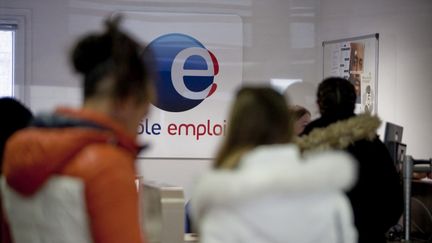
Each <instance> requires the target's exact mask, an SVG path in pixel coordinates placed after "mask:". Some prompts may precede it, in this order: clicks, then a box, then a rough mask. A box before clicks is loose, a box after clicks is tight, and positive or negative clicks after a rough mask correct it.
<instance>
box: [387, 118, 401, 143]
mask: <svg viewBox="0 0 432 243" xmlns="http://www.w3.org/2000/svg"><path fill="white" fill-rule="evenodd" d="M402 132H403V127H402V126H399V125H396V124H393V123H391V122H387V123H386V127H385V133H384V142H385V143H388V142H398V143H400V142H402Z"/></svg>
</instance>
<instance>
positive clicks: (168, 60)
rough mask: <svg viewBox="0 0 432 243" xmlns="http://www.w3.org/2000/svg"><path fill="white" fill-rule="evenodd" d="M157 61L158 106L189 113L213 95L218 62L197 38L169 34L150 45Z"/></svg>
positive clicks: (167, 109) (166, 109)
mask: <svg viewBox="0 0 432 243" xmlns="http://www.w3.org/2000/svg"><path fill="white" fill-rule="evenodd" d="M149 48H151V49H152V51H153V54H154V56H155V60H156V69H157V74H158V77H157V80H156V92H157V100H156V102H155V104H154V105H155V106H156V107H158V108H160V109H162V110H165V111H171V112H182V111H187V110H190V109H192V108H194V107H196V106H197V105H199V104H200V103H201V102H202V101H203V100H205V99H206V98H207V97H209V96H210V95H212V94H213V93H214V92H215V91H216V88H217V85H216V84H215V82H214V78H215V76H216V75H217V74H218V72H219V64H218V61H217V59H216V57H215V55H213V53H211V52H210V51H209V50H207V49H206V48H205V46H204V45H203V44H201V43H200V42H199V41H198V40H196V39H195V38H193V37H191V36H188V35H185V34H178V33H174V34H167V35H163V36H160V37H158V38H157V39H155V40H153V41H152V42H151V43H150V44H149Z"/></svg>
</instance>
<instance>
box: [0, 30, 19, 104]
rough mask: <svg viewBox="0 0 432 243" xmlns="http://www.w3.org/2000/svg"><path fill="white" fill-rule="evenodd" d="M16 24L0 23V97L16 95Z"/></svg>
mask: <svg viewBox="0 0 432 243" xmlns="http://www.w3.org/2000/svg"><path fill="white" fill-rule="evenodd" d="M15 30H16V25H12V24H0V97H3V96H14V63H15V50H14V47H15Z"/></svg>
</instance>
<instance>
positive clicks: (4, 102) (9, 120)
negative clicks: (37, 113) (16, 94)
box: [0, 97, 33, 242]
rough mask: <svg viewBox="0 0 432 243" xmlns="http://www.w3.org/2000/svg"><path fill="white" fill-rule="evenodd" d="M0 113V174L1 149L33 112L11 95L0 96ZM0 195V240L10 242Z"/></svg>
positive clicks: (27, 122)
mask: <svg viewBox="0 0 432 243" xmlns="http://www.w3.org/2000/svg"><path fill="white" fill-rule="evenodd" d="M0 113H1V114H3V115H5V116H4V117H3V119H0V175H1V174H2V171H1V165H2V164H3V151H4V149H5V146H6V142H7V140H8V139H9V138H10V137H11V136H12V135H13V134H14V133H15V132H17V131H19V130H20V129H23V128H25V127H27V125H28V124H29V123H30V121H31V120H32V118H33V113H32V112H31V111H30V109H28V108H27V107H26V106H25V105H23V104H22V103H21V102H20V101H18V100H17V99H15V98H12V97H2V98H0ZM1 201H2V200H1V196H0V205H1V208H0V220H1V229H0V233H1V235H0V240H1V241H0V242H10V239H11V238H10V232H9V225H7V223H6V219H5V217H4V215H3V206H2V202H1Z"/></svg>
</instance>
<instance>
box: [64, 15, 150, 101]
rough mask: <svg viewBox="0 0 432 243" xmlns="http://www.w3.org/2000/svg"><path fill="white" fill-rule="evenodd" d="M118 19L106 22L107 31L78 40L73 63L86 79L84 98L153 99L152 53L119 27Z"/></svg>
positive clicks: (114, 18)
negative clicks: (150, 67)
mask: <svg viewBox="0 0 432 243" xmlns="http://www.w3.org/2000/svg"><path fill="white" fill-rule="evenodd" d="M120 20H121V18H120V17H119V16H117V17H113V18H110V19H108V20H107V21H106V23H105V31H104V32H102V33H92V34H89V35H86V36H84V37H83V38H82V39H80V40H78V42H77V43H76V45H75V47H74V48H73V49H72V53H71V61H72V63H73V66H74V68H75V70H76V71H77V72H78V73H80V74H82V75H83V77H84V83H83V86H84V99H88V98H92V97H110V98H113V99H115V100H121V99H123V98H126V97H130V96H132V97H134V98H136V101H137V102H143V101H148V100H149V99H151V98H152V97H151V96H152V92H151V89H152V83H151V81H152V80H151V78H150V77H149V75H150V69H149V66H150V57H151V55H150V53H149V52H147V51H146V52H143V50H144V49H143V47H142V46H141V45H140V44H138V42H137V41H135V40H134V39H133V38H131V37H130V36H129V35H128V34H126V33H125V32H123V31H122V30H121V29H120V28H119V22H120Z"/></svg>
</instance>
